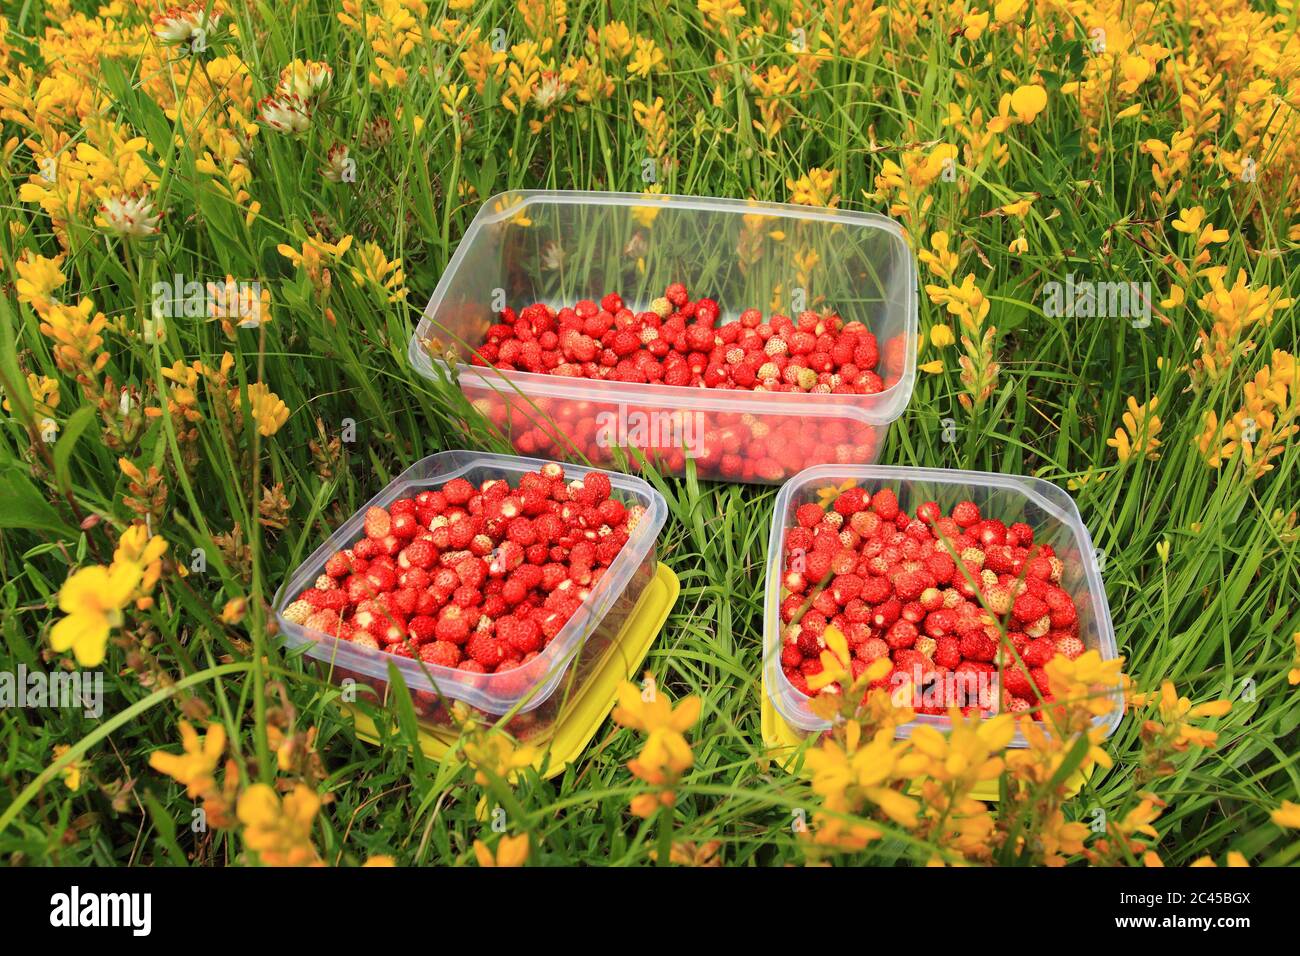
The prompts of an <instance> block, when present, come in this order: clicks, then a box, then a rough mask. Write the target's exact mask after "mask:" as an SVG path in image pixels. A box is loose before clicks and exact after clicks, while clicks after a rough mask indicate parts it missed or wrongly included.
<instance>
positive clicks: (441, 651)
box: [420, 641, 461, 667]
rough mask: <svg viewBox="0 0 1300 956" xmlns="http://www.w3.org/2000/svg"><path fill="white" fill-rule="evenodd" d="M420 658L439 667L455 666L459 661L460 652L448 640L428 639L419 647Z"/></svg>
mask: <svg viewBox="0 0 1300 956" xmlns="http://www.w3.org/2000/svg"><path fill="white" fill-rule="evenodd" d="M420 660H422V661H424V662H425V663H426V664H434V665H437V666H440V667H455V666H456V665H457V664H459V663H460V661H461V652H460V648H459V647H457V646H456V645H455V644H453V643H451V642H450V641H430V642H429V643H428V644H424V645H422V646H421V647H420Z"/></svg>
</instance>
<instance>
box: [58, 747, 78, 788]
mask: <svg viewBox="0 0 1300 956" xmlns="http://www.w3.org/2000/svg"><path fill="white" fill-rule="evenodd" d="M71 749H72V748H71V747H70V746H68V745H67V744H55V745H54V759H55V760H58V759H59V758H60V757H62V756H63V755H64V754H65V753H67V752H68V751H69V750H71ZM60 775H61V776H62V777H63V785H64V786H65V787H67V788H68V789H69V790H71V791H73V792H74V793H75V792H76V791H78V790H80V789H81V761H80V760H74V761H72V763H70V764H68V765H67V766H66V767H64V768H63V770H62V772H61V774H60Z"/></svg>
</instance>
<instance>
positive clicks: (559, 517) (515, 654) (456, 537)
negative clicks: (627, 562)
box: [282, 464, 645, 674]
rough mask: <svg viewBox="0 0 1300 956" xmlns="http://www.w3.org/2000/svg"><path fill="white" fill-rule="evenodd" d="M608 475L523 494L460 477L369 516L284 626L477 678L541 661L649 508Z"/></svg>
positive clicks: (524, 482)
mask: <svg viewBox="0 0 1300 956" xmlns="http://www.w3.org/2000/svg"><path fill="white" fill-rule="evenodd" d="M610 490H611V486H610V480H609V476H608V475H606V474H604V473H603V472H596V471H593V472H589V473H587V475H586V476H585V477H584V478H582V479H581V480H580V481H573V482H569V483H566V482H565V480H564V469H563V468H562V467H561V466H560V465H558V464H546V465H543V466H542V467H541V469H540V470H539V471H536V472H528V473H526V474H524V475H523V476H521V478H520V480H519V483H518V486H517V487H514V488H512V487H510V485H509V483H507V482H506V481H505V480H503V479H491V480H487V481H484V482H482V483H481V484H479V485H478V487H475V486H474V485H473V484H471V483H470V482H469V481H467V480H465V479H464V478H454V479H452V480H451V481H448V482H447V483H446V484H444V485H443V486H442V487H441V488H439V489H438V490H436V491H434V490H426V491H421V492H420V493H419V494H417V495H415V496H414V497H411V498H399V499H397V500H396V501H394V502H393V503H392V504H390V505H389V506H388V507H387V508H370V509H369V510H368V511H367V512H366V515H365V536H364V537H362V538H361V539H360V540H358V541H357V542H356V543H355V544H353V545H352V547H351V548H348V549H346V550H343V551H338V552H336V553H335V554H333V555H332V556H331V557H330V558H329V560H328V561H326V562H325V573H324V574H322V575H320V577H318V578H317V580H316V586H315V587H314V588H311V589H309V590H307V591H304V592H303V593H302V594H300V595H298V597H297V599H296V600H295V601H294V602H293V603H292V604H290V605H289V606H288V607H287V608H286V609H285V611H284V613H283V615H282V616H283V617H284V619H285V620H287V621H290V622H292V623H295V624H301V625H303V626H305V627H308V628H310V629H312V630H316V631H321V632H324V633H326V634H331V635H336V636H338V637H341V638H344V639H346V640H349V641H351V642H352V643H354V644H358V645H361V646H363V647H368V648H373V649H379V650H384V651H387V652H389V653H390V654H395V655H397V656H399V657H418V658H419V659H420V660H422V661H424V662H426V663H427V664H431V665H437V666H442V667H452V668H457V669H459V670H462V671H470V672H474V673H479V674H490V673H501V672H503V671H508V670H511V669H513V668H516V667H519V666H520V665H522V664H526V663H528V662H529V661H531V660H533V659H534V658H536V657H537V655H538V654H539V653H541V652H542V651H543V650H544V649H545V647H546V646H547V644H549V643H550V642H551V641H552V640H553V639H554V638H555V636H556V635H557V634H559V633H560V631H561V630H562V629H563V628H564V625H565V624H566V623H567V622H568V620H569V618H570V617H572V616H573V614H574V612H576V611H577V610H578V608H579V607H581V605H582V603H583V602H584V601H585V600H586V599H587V597H588V596H589V595H590V593H591V589H592V588H593V587H595V585H596V582H598V581H599V580H600V577H601V575H602V574H604V572H605V571H606V569H608V568H609V566H610V565H611V564H612V563H613V562H614V559H615V558H617V557H618V554H619V552H620V551H621V550H622V548H623V546H624V545H625V544H626V543H627V541H628V538H629V536H630V535H631V534H632V532H633V530H634V529H635V528H636V525H637V522H638V521H640V520H641V517H642V515H643V514H644V511H645V509H644V508H642V507H641V506H640V505H633V506H631V507H625V506H624V505H623V503H622V502H620V501H618V500H617V499H615V498H611V497H610Z"/></svg>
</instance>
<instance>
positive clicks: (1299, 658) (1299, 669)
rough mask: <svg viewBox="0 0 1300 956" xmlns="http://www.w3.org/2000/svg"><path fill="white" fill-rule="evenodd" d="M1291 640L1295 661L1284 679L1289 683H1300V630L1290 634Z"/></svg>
mask: <svg viewBox="0 0 1300 956" xmlns="http://www.w3.org/2000/svg"><path fill="white" fill-rule="evenodd" d="M1291 640H1293V641H1295V662H1294V663H1293V664H1292V665H1291V672H1290V673H1289V674H1287V675H1286V679H1287V681H1288V682H1289V683H1291V684H1300V631H1296V632H1295V633H1294V634H1292V635H1291Z"/></svg>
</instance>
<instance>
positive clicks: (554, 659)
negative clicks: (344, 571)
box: [275, 451, 668, 739]
mask: <svg viewBox="0 0 1300 956" xmlns="http://www.w3.org/2000/svg"><path fill="white" fill-rule="evenodd" d="M543 464H545V462H543V461H540V460H537V459H531V458H517V457H514V456H512V455H493V454H486V453H481V452H471V451H445V452H441V453H439V454H437V455H430V456H429V457H428V458H424V459H422V460H420V461H418V462H416V463H415V464H414V465H412V466H411V467H410V468H408V469H406V471H404V472H402V474H400V475H399V476H398V477H397V478H396V479H394V480H393V481H392V483H391V484H389V485H388V486H387V487H386V488H384V490H383V491H381V492H380V493H379V494H377V495H376V496H375V497H374V498H372V499H371V500H370V501H368V502H366V504H365V505H363V506H362V507H361V508H360V509H359V510H358V511H357V513H356V514H354V515H353V516H352V517H351V518H349V519H348V520H347V521H346V522H344V524H343V525H342V526H341V527H340V528H339V529H338V530H337V531H335V532H334V534H332V535H330V537H329V539H328V540H326V541H325V543H324V544H322V545H321V546H320V547H319V548H317V549H316V550H315V551H313V552H312V554H311V555H310V556H309V557H308V558H307V559H306V560H304V561H303V562H302V564H301V565H299V567H298V569H297V570H296V571H295V572H294V573H293V575H292V576H291V577H290V578H289V580H288V582H286V583H285V585H284V586H283V587H282V588H281V589H280V593H279V594H278V595H276V602H275V612H276V618H277V620H278V621H279V624H280V632H281V633H282V634H283V635H284V638H285V642H286V643H287V644H288V645H289V646H290V647H298V646H300V645H303V644H306V645H308V648H307V651H306V653H307V655H308V656H309V657H312V658H315V659H317V660H319V661H321V662H322V664H324V665H326V667H327V670H328V672H329V675H330V677H331V678H332V679H333V680H334V681H335V682H336V683H339V682H342V681H343V680H345V679H351V680H353V681H356V682H357V683H358V684H365V685H368V686H370V687H372V688H373V689H374V690H375V693H376V694H377V696H378V699H379V700H380V701H385V700H386V696H387V690H388V668H389V665H390V664H392V665H396V667H397V669H398V671H399V672H400V673H401V675H402V679H403V680H404V681H405V682H406V686H407V687H408V688H409V689H410V691H411V696H412V698H413V700H414V701H415V705H416V710H417V713H418V714H419V716H420V718H421V720H422V721H423V722H425V723H426V724H428V725H429V726H432V727H450V726H452V725H453V723H454V722H453V720H452V715H451V712H450V703H451V702H452V701H463V702H464V703H465V704H468V705H469V706H470V707H472V708H474V709H476V710H477V711H479V712H480V714H481V715H486V716H487V717H488V718H491V719H493V720H495V719H496V718H499V717H502V716H505V715H508V719H507V721H506V725H505V726H506V728H507V729H508V730H509V731H510V732H511V733H513V734H514V735H515V736H516V737H518V738H520V739H525V738H531V737H534V736H537V735H539V734H541V733H544V732H545V731H547V730H549V729H550V728H551V726H552V724H553V723H554V720H555V717H556V715H557V714H558V712H559V709H560V705H561V703H562V701H563V699H564V698H565V696H566V694H567V692H569V691H571V690H574V689H576V688H579V687H581V683H582V680H583V677H584V676H585V675H586V674H588V673H589V672H590V671H591V670H592V669H593V668H594V667H595V666H596V665H598V664H599V663H600V662H601V661H602V660H603V657H604V654H605V653H606V652H607V651H608V650H609V649H610V647H611V646H612V644H613V640H614V638H615V637H616V636H617V635H618V633H619V631H620V629H621V628H622V626H623V622H624V621H625V620H626V619H627V618H628V616H629V615H630V614H631V613H632V612H633V610H634V609H635V608H636V606H637V602H638V600H639V599H640V597H641V594H642V591H643V590H644V589H645V587H646V585H647V584H648V583H649V582H650V581H651V580H652V578H653V577H654V574H655V569H656V566H657V564H658V561H657V556H656V541H657V538H658V536H659V531H660V529H661V528H662V527H663V524H664V520H665V518H666V517H667V514H668V506H667V503H666V502H665V501H664V499H663V496H662V495H660V494H659V492H657V491H655V490H654V489H653V488H651V487H650V486H649V485H648V484H646V483H645V482H644V481H642V480H641V479H639V478H636V477H632V476H629V475H621V474H617V473H610V475H609V478H610V483H611V485H612V486H613V491H612V496H613V497H615V498H618V499H619V500H620V501H622V502H623V503H624V504H626V505H629V506H630V505H634V504H639V505H641V506H643V507H644V508H645V509H646V510H645V515H644V517H643V518H642V519H641V521H640V522H639V523H638V524H637V526H636V528H635V529H634V530H633V532H632V535H631V537H630V538H629V539H628V542H627V544H625V545H624V546H623V549H622V551H620V552H619V554H618V557H616V558H615V559H614V563H613V564H611V565H610V566H609V568H608V569H607V570H606V571H605V573H604V574H603V575H602V576H601V579H600V580H599V581H598V582H597V583H596V585H595V587H594V588H593V589H592V592H591V595H590V596H589V597H588V599H587V601H586V603H585V604H584V606H583V607H581V608H579V609H578V611H576V612H575V613H574V615H573V616H572V617H571V618H570V619H569V621H568V623H567V624H565V626H564V628H563V629H562V630H561V631H560V633H559V634H557V635H556V636H555V637H554V638H553V639H552V640H551V642H550V643H549V644H547V646H546V648H545V649H544V650H543V651H542V652H541V653H540V654H539V655H538V656H537V657H536V658H534V659H533V660H532V661H529V662H528V663H526V664H524V665H522V666H520V667H517V668H514V669H513V670H508V671H504V672H501V673H496V674H474V673H469V672H467V671H462V670H458V669H456V668H452V667H443V666H439V665H435V664H428V663H425V662H424V661H421V660H417V659H412V658H406V657H397V656H395V655H393V654H389V653H387V652H386V651H382V650H376V649H373V648H367V647H362V646H360V645H356V644H353V643H351V642H349V641H347V640H345V639H339V638H337V637H334V636H331V635H327V634H324V633H322V632H320V631H315V630H309V629H307V628H306V627H304V626H302V625H300V624H294V623H292V622H291V621H286V620H285V619H284V616H283V615H284V610H285V608H287V607H288V606H289V604H291V603H292V602H293V600H294V598H295V597H296V596H297V595H299V594H301V593H302V592H303V591H305V590H307V589H309V588H311V587H313V585H314V582H315V581H316V578H317V577H318V576H319V575H320V574H322V573H324V567H325V562H326V560H327V559H328V558H329V557H330V556H331V555H333V554H334V553H335V552H336V551H339V550H341V549H343V548H346V547H349V546H350V545H351V544H353V543H354V542H355V541H356V540H357V539H358V538H360V537H361V536H362V534H363V533H364V532H363V524H364V521H365V513H366V510H367V509H368V508H371V507H375V506H379V507H384V506H387V505H389V504H391V503H392V502H393V501H395V500H396V499H398V498H402V497H409V496H411V495H414V494H417V493H418V492H420V491H422V490H424V489H426V488H430V489H436V488H440V487H442V486H443V485H445V484H446V483H447V482H448V481H450V480H451V479H453V478H465V479H466V480H468V481H469V482H471V483H472V484H474V485H475V486H477V485H478V484H479V483H480V482H483V481H486V480H488V479H505V480H506V481H507V482H509V483H510V485H511V487H514V486H517V485H518V483H519V478H520V477H521V476H522V475H523V474H524V473H525V472H529V471H535V470H537V469H538V468H539V467H541V466H542V465H543ZM591 470H593V469H590V468H584V467H580V466H576V465H566V466H565V478H566V480H573V479H575V478H582V477H583V476H584V475H585V474H587V472H589V471H591Z"/></svg>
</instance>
